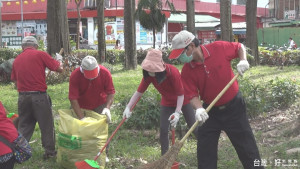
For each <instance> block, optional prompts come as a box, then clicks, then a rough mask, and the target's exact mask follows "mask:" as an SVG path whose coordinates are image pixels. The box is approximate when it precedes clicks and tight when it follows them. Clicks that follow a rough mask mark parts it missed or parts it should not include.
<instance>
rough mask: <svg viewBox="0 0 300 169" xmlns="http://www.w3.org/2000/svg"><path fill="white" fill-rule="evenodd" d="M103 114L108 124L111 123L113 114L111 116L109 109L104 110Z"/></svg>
mask: <svg viewBox="0 0 300 169" xmlns="http://www.w3.org/2000/svg"><path fill="white" fill-rule="evenodd" d="M101 114H103V115H104V114H105V115H106V122H107V123H110V122H111V114H110V110H109V109H108V108H104V109H103V111H102V113H101Z"/></svg>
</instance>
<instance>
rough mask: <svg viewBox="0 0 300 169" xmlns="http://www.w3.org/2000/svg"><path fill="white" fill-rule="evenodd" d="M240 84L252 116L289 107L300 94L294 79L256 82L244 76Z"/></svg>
mask: <svg viewBox="0 0 300 169" xmlns="http://www.w3.org/2000/svg"><path fill="white" fill-rule="evenodd" d="M239 85H240V90H241V91H242V93H243V96H244V99H245V102H246V106H247V112H248V114H249V116H250V117H256V116H257V115H260V114H261V113H263V112H266V111H271V110H272V109H283V108H285V107H288V106H289V105H291V104H292V103H294V102H295V101H296V100H297V99H298V98H299V96H300V92H299V87H298V85H297V83H296V81H294V80H292V79H280V78H275V79H272V80H270V81H267V82H265V83H255V82H252V81H251V80H250V79H248V78H245V77H244V78H241V79H240V80H239Z"/></svg>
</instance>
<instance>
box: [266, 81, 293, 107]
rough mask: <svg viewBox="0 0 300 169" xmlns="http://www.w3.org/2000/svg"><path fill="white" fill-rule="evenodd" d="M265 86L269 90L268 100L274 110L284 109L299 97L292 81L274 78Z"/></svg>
mask: <svg viewBox="0 0 300 169" xmlns="http://www.w3.org/2000/svg"><path fill="white" fill-rule="evenodd" d="M267 86H269V88H270V91H269V97H270V98H269V99H268V100H269V102H270V103H271V104H272V105H273V106H274V108H279V109H281V108H285V107H287V106H289V105H291V104H292V103H294V102H295V100H296V99H297V98H298V97H299V87H298V85H297V83H296V81H294V80H291V79H279V78H276V79H274V80H270V81H269V82H268V83H267Z"/></svg>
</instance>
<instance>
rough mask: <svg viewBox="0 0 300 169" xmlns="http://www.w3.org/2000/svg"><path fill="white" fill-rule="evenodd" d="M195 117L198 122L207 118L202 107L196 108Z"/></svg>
mask: <svg viewBox="0 0 300 169" xmlns="http://www.w3.org/2000/svg"><path fill="white" fill-rule="evenodd" d="M195 119H196V120H198V121H199V122H203V123H204V122H205V121H206V120H207V119H208V114H207V113H206V110H205V109H204V108H198V109H197V110H196V114H195Z"/></svg>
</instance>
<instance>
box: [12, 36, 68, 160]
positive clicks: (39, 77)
mask: <svg viewBox="0 0 300 169" xmlns="http://www.w3.org/2000/svg"><path fill="white" fill-rule="evenodd" d="M22 49H23V52H22V53H21V54H20V55H18V56H17V57H16V59H15V60H14V63H13V67H12V73H11V80H12V81H14V82H15V84H16V86H17V90H18V92H19V99H18V114H19V126H18V130H19V132H20V133H21V134H22V135H23V136H24V137H25V138H26V140H27V141H30V139H31V136H32V134H33V131H34V128H35V125H36V122H38V124H39V128H40V130H41V137H42V138H41V139H42V146H43V148H44V149H45V153H44V155H43V157H44V159H48V158H49V157H54V156H55V155H56V150H55V131H54V121H53V114H52V106H51V100H50V97H49V95H48V94H47V92H46V90H47V85H46V75H45V69H46V68H48V69H50V70H51V71H57V72H62V71H63V69H62V64H61V60H62V57H61V56H60V55H57V56H56V59H57V60H55V59H53V58H52V57H51V56H50V55H49V54H47V53H46V52H43V51H39V50H37V49H38V43H37V40H36V38H34V37H33V36H27V37H25V38H24V39H23V40H22ZM58 60H59V61H58Z"/></svg>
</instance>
